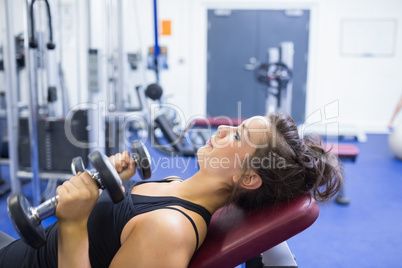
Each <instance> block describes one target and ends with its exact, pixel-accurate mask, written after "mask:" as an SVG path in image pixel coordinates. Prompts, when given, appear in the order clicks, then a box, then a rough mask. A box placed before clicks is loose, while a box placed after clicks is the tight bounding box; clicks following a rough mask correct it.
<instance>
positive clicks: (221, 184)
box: [175, 171, 233, 214]
mask: <svg viewBox="0 0 402 268" xmlns="http://www.w3.org/2000/svg"><path fill="white" fill-rule="evenodd" d="M228 181H230V180H228V179H223V178H221V177H217V176H213V175H211V174H207V173H206V172H202V171H199V172H197V173H196V174H194V175H193V176H192V177H190V178H188V179H187V180H185V181H183V182H182V183H178V184H177V185H175V186H176V187H177V188H176V187H175V188H176V191H177V195H179V196H180V197H182V198H184V199H186V200H189V201H192V202H194V203H196V204H199V205H201V206H203V207H205V208H206V209H207V210H208V211H209V212H210V213H211V214H213V213H214V212H215V211H216V210H217V209H219V208H220V207H222V206H224V205H226V203H227V201H228V200H229V198H230V195H231V192H232V189H233V186H232V185H231V184H230V183H228Z"/></svg>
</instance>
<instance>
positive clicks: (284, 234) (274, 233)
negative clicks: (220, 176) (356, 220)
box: [189, 195, 319, 268]
mask: <svg viewBox="0 0 402 268" xmlns="http://www.w3.org/2000/svg"><path fill="white" fill-rule="evenodd" d="M318 214H319V208H318V205H317V203H316V201H315V200H314V199H313V198H312V197H311V196H310V195H304V196H300V197H298V198H295V199H293V200H290V201H286V202H283V203H280V204H278V205H276V206H272V207H269V208H265V209H262V210H256V211H253V212H248V213H244V212H242V211H241V210H239V209H237V208H235V207H234V206H230V207H225V208H222V209H220V210H218V211H217V212H216V213H215V214H214V215H213V216H212V219H211V224H210V226H209V228H208V233H207V236H206V238H205V241H204V243H203V245H202V246H201V248H200V249H199V250H198V251H197V252H196V253H195V255H194V256H193V258H192V259H191V262H190V265H189V267H192V268H194V267H197V268H201V267H219V268H224V267H230V268H233V267H235V266H237V265H239V264H241V263H244V262H246V261H247V260H249V259H251V258H253V257H255V256H257V255H259V254H261V253H263V252H265V251H267V250H268V249H270V248H272V247H274V246H276V245H278V244H280V243H282V242H283V241H286V240H287V239H289V238H291V237H292V236H294V235H296V234H298V233H300V232H301V231H303V230H305V229H306V228H308V227H309V226H310V225H311V224H313V223H314V221H315V220H316V219H317V217H318Z"/></svg>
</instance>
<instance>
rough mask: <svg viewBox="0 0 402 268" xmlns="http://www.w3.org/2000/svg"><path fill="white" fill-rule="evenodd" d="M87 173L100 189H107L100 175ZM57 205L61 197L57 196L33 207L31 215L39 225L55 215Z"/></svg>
mask: <svg viewBox="0 0 402 268" xmlns="http://www.w3.org/2000/svg"><path fill="white" fill-rule="evenodd" d="M85 171H86V172H88V173H89V175H91V177H92V178H93V179H94V180H95V182H96V184H97V185H98V187H99V189H104V188H105V187H104V185H103V184H102V182H101V180H100V179H99V178H98V173H94V172H92V171H90V170H85ZM57 204H59V195H56V196H54V197H52V198H50V199H48V200H46V201H45V202H43V203H42V204H40V205H38V206H36V207H32V208H31V215H32V217H34V218H35V219H36V221H37V222H38V224H39V223H40V222H41V221H42V220H44V219H46V218H48V217H50V216H52V215H54V213H55V210H56V207H57Z"/></svg>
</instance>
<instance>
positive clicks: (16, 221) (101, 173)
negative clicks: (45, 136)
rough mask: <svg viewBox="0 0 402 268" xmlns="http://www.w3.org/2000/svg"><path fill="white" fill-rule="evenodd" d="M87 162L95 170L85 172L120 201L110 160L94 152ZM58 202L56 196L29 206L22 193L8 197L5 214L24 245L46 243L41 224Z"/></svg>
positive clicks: (121, 197) (114, 199)
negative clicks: (34, 205) (6, 213)
mask: <svg viewBox="0 0 402 268" xmlns="http://www.w3.org/2000/svg"><path fill="white" fill-rule="evenodd" d="M89 160H90V161H91V163H92V165H93V166H94V170H92V171H88V173H89V174H90V175H91V176H92V178H93V179H94V180H95V182H96V183H97V184H98V186H99V188H101V189H105V188H106V189H107V190H108V192H109V194H110V197H111V199H112V200H113V202H114V203H118V202H120V201H121V200H123V198H124V192H123V190H122V189H121V185H122V182H121V180H120V177H119V174H118V173H117V171H116V169H115V168H114V166H113V164H112V163H111V162H110V160H109V158H108V157H107V156H105V155H103V154H102V153H100V152H98V151H95V152H93V153H91V154H90V155H89ZM84 170H85V169H84ZM81 171H82V170H81ZM58 202H59V196H58V195H56V196H55V197H53V198H51V199H49V200H47V201H45V202H44V203H42V204H40V205H39V206H37V207H32V205H31V204H30V203H29V201H28V199H27V198H26V197H25V196H24V195H23V194H22V193H14V194H11V195H10V196H9V197H8V199H7V211H8V214H9V216H10V218H11V221H12V223H13V225H14V228H15V230H16V231H17V233H18V234H19V235H20V237H21V239H22V240H23V241H25V243H27V244H28V245H30V246H31V247H33V248H39V247H40V246H42V245H43V244H45V243H46V238H45V231H44V228H43V226H42V225H41V222H42V220H44V219H46V218H48V217H50V216H52V215H54V214H55V209H56V207H57V204H58Z"/></svg>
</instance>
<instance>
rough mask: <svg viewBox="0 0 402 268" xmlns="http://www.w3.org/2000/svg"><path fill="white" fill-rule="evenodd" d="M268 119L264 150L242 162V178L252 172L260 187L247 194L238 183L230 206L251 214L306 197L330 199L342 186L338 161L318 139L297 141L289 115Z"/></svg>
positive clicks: (311, 138) (269, 116)
mask: <svg viewBox="0 0 402 268" xmlns="http://www.w3.org/2000/svg"><path fill="white" fill-rule="evenodd" d="M267 119H268V121H269V123H270V126H269V128H270V129H269V131H268V132H267V133H268V134H267V139H266V140H265V141H264V143H266V145H267V146H264V147H263V148H257V149H256V151H255V152H254V153H253V154H252V155H251V156H250V157H248V158H246V159H245V162H243V164H245V165H244V166H243V174H246V173H247V170H248V169H249V168H252V169H253V170H254V171H255V172H256V173H257V174H258V175H259V176H260V177H261V179H262V185H261V186H260V187H259V188H258V189H255V190H246V189H244V188H242V187H240V186H239V185H240V183H241V179H240V180H239V181H238V184H237V185H236V186H235V187H234V191H233V192H232V197H231V199H230V201H229V202H230V203H234V204H236V205H237V206H238V207H240V208H242V209H245V210H250V209H255V208H261V207H266V206H270V205H273V204H275V203H277V202H279V201H283V200H289V199H292V198H294V197H297V196H299V195H302V194H307V193H309V194H311V195H312V196H313V197H314V198H315V199H316V200H317V201H321V202H323V201H327V200H328V199H330V198H331V197H333V196H334V195H335V194H336V193H337V192H338V191H339V189H340V187H341V185H342V182H343V176H342V166H341V163H340V161H338V158H337V157H336V156H335V155H333V154H332V153H331V152H330V151H326V150H325V149H324V148H323V146H322V141H321V138H319V137H312V136H307V137H304V138H300V137H299V133H298V131H297V126H296V123H295V122H294V120H293V119H292V118H291V117H290V116H289V115H286V114H282V113H273V114H270V115H268V116H267ZM256 160H258V161H256ZM253 163H254V165H253ZM255 163H259V165H255Z"/></svg>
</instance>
